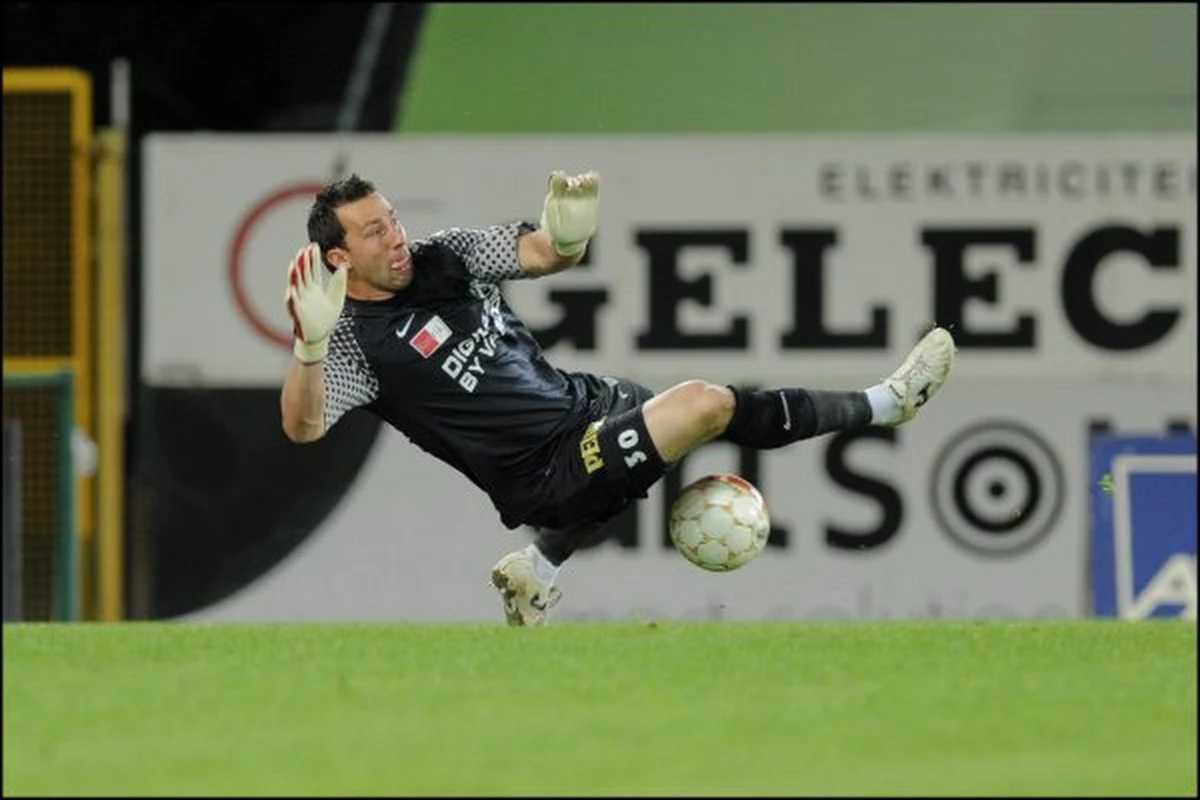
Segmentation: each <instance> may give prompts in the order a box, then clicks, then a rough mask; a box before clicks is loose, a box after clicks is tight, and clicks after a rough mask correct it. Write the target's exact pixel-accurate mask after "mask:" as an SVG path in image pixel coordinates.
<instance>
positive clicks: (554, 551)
mask: <svg viewBox="0 0 1200 800" xmlns="http://www.w3.org/2000/svg"><path fill="white" fill-rule="evenodd" d="M612 532H613V531H612V530H610V529H609V526H608V525H607V524H606V523H601V522H581V523H577V524H575V525H570V526H568V527H565V528H538V532H537V536H536V537H535V538H534V540H533V543H534V544H535V545H536V546H537V549H538V550H539V551H541V554H542V555H544V556H545V557H546V560H547V561H549V562H550V563H551V564H553V565H554V566H556V567H561V566H562V565H563V562H565V561H566V560H567V559H568V558H570V557H571V555H572V554H573V553H574V552H575V551H576V550H578V549H579V548H580V547H591V546H592V545H595V544H599V543H600V542H602V541H603V540H604V539H606V538H607V537H608V536H609V534H610V533H612Z"/></svg>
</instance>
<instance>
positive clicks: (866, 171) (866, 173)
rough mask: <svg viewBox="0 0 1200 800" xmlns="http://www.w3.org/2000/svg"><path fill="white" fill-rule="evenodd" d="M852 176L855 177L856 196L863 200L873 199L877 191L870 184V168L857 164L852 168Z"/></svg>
mask: <svg viewBox="0 0 1200 800" xmlns="http://www.w3.org/2000/svg"><path fill="white" fill-rule="evenodd" d="M854 177H855V178H856V179H857V180H856V182H857V184H858V196H859V197H860V198H861V199H863V200H874V199H875V198H876V196H877V195H878V194H879V193H878V192H877V191H875V187H873V186H872V185H871V168H870V167H868V166H866V165H865V164H859V165H858V167H856V168H855V170H854Z"/></svg>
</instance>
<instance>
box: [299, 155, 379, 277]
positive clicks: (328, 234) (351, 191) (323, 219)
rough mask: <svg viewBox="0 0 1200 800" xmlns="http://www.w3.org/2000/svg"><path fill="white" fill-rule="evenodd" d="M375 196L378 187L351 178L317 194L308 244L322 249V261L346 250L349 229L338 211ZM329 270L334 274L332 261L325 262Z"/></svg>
mask: <svg viewBox="0 0 1200 800" xmlns="http://www.w3.org/2000/svg"><path fill="white" fill-rule="evenodd" d="M374 192H375V184H373V183H371V182H370V181H368V180H365V179H363V178H360V177H359V176H358V175H355V174H350V175H348V176H346V177H345V178H339V179H338V180H336V181H332V182H330V183H327V184H325V186H324V187H323V188H322V189H321V191H319V192H318V193H317V197H316V199H315V200H313V204H312V208H311V209H309V211H308V240H309V241H310V242H315V243H316V244H319V245H320V246H321V255H322V259H321V260H322V261H325V258H324V255H325V253H328V252H329V251H330V250H332V249H333V248H335V247H345V246H346V229H345V228H343V227H342V223H341V221H340V220H339V219H338V216H337V210H338V209H339V208H341V207H342V206H344V205H346V204H347V203H353V202H354V201H355V200H362V199H363V198H364V197H366V196H367V195H369V194H373V193H374ZM325 268H326V269H328V270H330V271H331V272H332V271H333V267H331V266H330V265H329V262H328V261H325Z"/></svg>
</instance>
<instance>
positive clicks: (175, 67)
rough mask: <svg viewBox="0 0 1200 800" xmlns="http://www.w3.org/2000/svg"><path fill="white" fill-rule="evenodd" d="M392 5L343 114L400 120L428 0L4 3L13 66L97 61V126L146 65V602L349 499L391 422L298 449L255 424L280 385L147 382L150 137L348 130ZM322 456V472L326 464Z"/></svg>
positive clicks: (251, 572) (142, 562) (133, 495)
mask: <svg viewBox="0 0 1200 800" xmlns="http://www.w3.org/2000/svg"><path fill="white" fill-rule="evenodd" d="M377 6H388V7H389V9H388V11H389V12H390V13H389V14H388V15H387V17H386V23H385V24H384V25H383V26H382V27H381V30H382V37H381V40H380V42H379V44H380V47H379V50H378V53H379V55H378V58H377V59H375V61H374V63H373V64H371V62H369V61H367V62H364V63H366V64H367V65H368V66H367V71H366V72H364V73H363V74H364V75H365V76H366V77H367V83H366V94H365V95H364V96H363V98H362V102H361V103H360V104H359V106H358V108H359V112H358V114H357V117H356V118H354V119H353V124H352V125H350V126H349V127H348V128H344V129H348V130H357V131H392V130H395V128H396V120H397V115H398V113H399V110H400V109H399V103H400V98H401V97H402V94H403V92H402V89H403V83H404V79H405V74H406V71H407V68H408V65H409V63H410V60H411V56H412V51H413V46H414V44H415V43H416V41H417V37H418V34H419V31H420V25H421V22H422V18H423V15H424V4H421V3H391V4H376V3H338V4H333V3H312V4H305V5H300V4H296V3H204V4H183V3H179V4H166V3H158V4H133V3H106V4H85V3H41V2H39V3H6V4H5V5H4V26H3V32H4V64H5V66H6V67H7V66H42V67H48V66H64V67H76V68H79V69H82V70H84V71H86V72H88V73H89V74H90V75H91V76H92V81H93V83H92V86H93V93H94V96H93V109H94V125H95V126H96V127H106V126H109V125H111V124H112V123H113V118H112V110H111V105H112V103H111V88H112V87H111V77H112V75H111V73H112V65H113V62H114V60H115V59H124V60H126V61H127V62H128V64H129V68H130V70H129V92H130V97H129V102H130V109H131V117H130V120H129V128H128V133H129V142H130V150H129V156H130V161H129V184H128V187H127V188H128V200H129V230H128V231H127V247H128V254H129V270H130V272H129V281H128V284H129V285H128V289H129V297H128V303H127V307H128V308H129V314H130V317H129V328H128V331H129V338H130V352H129V353H128V363H129V364H130V365H132V369H131V373H132V374H131V376H130V385H129V386H128V387H127V390H128V397H129V411H130V416H129V420H130V423H129V425H128V426H127V431H126V452H127V456H126V463H127V469H128V475H127V486H128V487H129V489H128V494H127V502H126V508H127V510H128V512H127V513H128V516H127V527H126V530H127V541H126V559H127V563H126V569H125V575H126V581H127V585H126V592H125V596H126V600H127V608H126V615H127V616H128V617H129V618H131V619H153V618H164V617H171V616H176V615H179V614H183V613H186V612H188V611H191V610H194V609H196V608H199V607H202V606H204V605H207V604H209V603H213V602H216V601H218V600H220V599H221V598H222V597H225V596H227V595H228V594H230V593H232V592H234V591H236V590H237V589H238V588H240V587H242V586H244V585H246V584H248V583H250V582H251V581H253V580H254V579H255V578H256V577H258V576H259V575H261V574H262V573H263V572H265V571H266V570H268V569H270V568H271V567H272V566H273V565H274V564H276V563H277V562H278V561H279V559H281V558H282V557H283V556H285V555H286V554H287V553H288V552H290V551H291V549H292V548H294V547H295V546H296V545H297V544H299V543H300V542H301V541H303V539H304V538H305V536H307V535H308V534H309V532H311V530H312V529H313V528H314V527H316V526H317V525H319V524H320V521H321V520H322V519H323V518H324V516H325V515H326V514H328V513H329V511H330V510H332V509H333V508H334V507H335V506H336V504H337V502H338V500H339V498H340V496H341V494H342V492H343V491H344V489H345V487H346V486H347V485H348V484H349V483H350V482H351V481H353V479H354V476H355V475H356V474H357V472H358V469H359V467H360V466H361V463H362V461H363V460H364V459H365V457H366V453H367V452H369V450H370V447H371V444H372V443H373V441H374V439H375V435H376V433H377V431H378V423H377V422H376V421H375V420H374V419H373V418H368V417H356V418H355V419H353V420H347V425H345V426H339V430H337V431H335V432H331V435H330V436H329V437H328V441H323V442H321V443H319V444H318V446H316V447H307V448H302V449H298V448H295V447H294V446H293V445H291V444H290V443H289V442H287V440H286V439H285V438H284V437H283V435H282V433H281V431H280V430H278V429H277V428H274V427H270V426H267V427H268V428H269V429H264V426H262V425H259V424H249V423H250V421H255V420H262V419H269V418H271V417H272V414H273V413H274V411H273V409H274V408H277V404H278V390H277V389H238V390H234V389H194V390H167V389H155V388H151V387H147V386H145V385H143V384H142V382H141V381H140V379H139V378H138V367H137V365H138V364H140V360H141V337H140V331H139V330H138V322H139V321H140V319H141V307H140V298H141V253H140V246H141V235H140V228H141V226H140V221H139V220H140V216H141V212H140V208H141V198H140V187H141V180H142V178H141V167H140V158H139V154H140V148H139V145H138V143H139V142H140V140H141V138H142V137H143V136H144V135H145V134H147V133H150V132H156V131H205V130H207V131H215V132H231V133H248V132H305V131H331V130H335V129H337V126H338V124H339V119H340V115H341V114H342V112H343V106H344V105H346V98H347V86H348V84H349V82H350V80H351V75H352V73H353V72H354V70H355V68H356V64H358V63H359V50H360V46H361V45H362V43H363V41H364V33H365V31H366V29H367V27H368V22H369V21H370V20H371V19H372V10H373V9H374V8H375V7H377ZM375 10H376V12H378V10H379V9H375ZM375 19H376V20H379V19H380V18H379V17H376V18H375ZM100 313H103V309H101V310H100ZM343 427H344V430H342V429H341V428H343ZM264 465H268V466H267V468H264ZM314 465H320V466H319V467H317V468H316V471H317V472H318V473H319V474H320V475H321V480H320V481H319V482H318V481H312V480H311V477H310V476H311V475H312V474H314V473H313V469H311V468H312V467H314Z"/></svg>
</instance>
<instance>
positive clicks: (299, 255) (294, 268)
mask: <svg viewBox="0 0 1200 800" xmlns="http://www.w3.org/2000/svg"><path fill="white" fill-rule="evenodd" d="M305 249H307V248H305V247H301V248H300V249H299V250H297V251H296V257H295V258H293V259H292V261H291V263H290V264H288V283H289V284H290V285H292V286H298V285H300V284H301V283H303V282H304V251H305Z"/></svg>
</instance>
